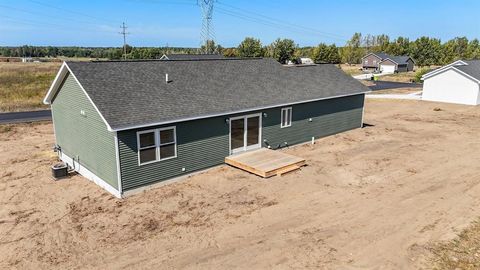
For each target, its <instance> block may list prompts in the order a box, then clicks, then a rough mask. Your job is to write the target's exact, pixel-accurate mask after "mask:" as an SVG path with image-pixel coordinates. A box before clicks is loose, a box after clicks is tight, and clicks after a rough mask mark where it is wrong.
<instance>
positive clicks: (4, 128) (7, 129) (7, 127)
mask: <svg viewBox="0 0 480 270" xmlns="http://www.w3.org/2000/svg"><path fill="white" fill-rule="evenodd" d="M12 129H13V127H12V126H11V125H0V134H1V133H8V132H10V131H12Z"/></svg>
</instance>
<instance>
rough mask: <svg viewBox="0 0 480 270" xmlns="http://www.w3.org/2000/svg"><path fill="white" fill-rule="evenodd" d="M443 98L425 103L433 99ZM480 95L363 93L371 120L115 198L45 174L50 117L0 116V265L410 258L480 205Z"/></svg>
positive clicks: (180, 265) (421, 258) (367, 265)
mask: <svg viewBox="0 0 480 270" xmlns="http://www.w3.org/2000/svg"><path fill="white" fill-rule="evenodd" d="M437 107H438V108H440V109H441V110H434V108H437ZM479 119H480V107H469V106H457V105H447V104H439V103H428V102H419V101H398V100H369V101H368V102H367V107H366V114H365V122H366V123H368V124H370V125H373V126H370V127H367V128H364V129H358V130H354V131H350V132H346V133H343V134H339V135H335V136H331V137H328V138H324V139H320V140H318V141H317V142H316V144H315V145H314V146H311V145H303V146H298V147H294V148H291V149H287V150H286V151H287V152H289V153H291V154H295V155H299V156H302V157H304V158H306V159H307V161H308V163H309V166H308V167H305V168H303V169H302V170H301V171H299V172H296V173H293V174H288V175H286V176H283V177H274V178H271V179H268V180H263V179H260V178H257V177H255V176H253V175H250V174H248V173H244V172H241V171H238V170H236V169H233V168H230V167H227V166H223V167H218V168H214V169H212V170H210V171H209V172H207V173H203V174H200V175H197V176H194V177H191V178H190V179H189V180H188V181H186V182H182V183H177V184H173V185H169V186H166V187H163V188H158V189H155V190H150V191H147V192H146V193H143V194H138V195H135V196H132V197H129V198H127V199H125V200H117V199H114V198H112V196H110V195H109V194H107V193H105V192H103V191H102V190H101V189H100V188H99V187H97V186H96V185H94V184H93V183H90V182H88V181H87V180H84V179H83V178H82V177H80V176H75V177H72V178H71V179H68V180H63V181H59V182H53V181H52V180H51V179H50V177H49V173H50V172H49V167H48V166H49V165H50V164H51V163H52V162H53V160H54V157H53V156H52V154H51V150H50V147H51V145H52V144H53V134H52V126H51V125H50V124H40V125H33V126H29V125H20V126H16V127H13V128H12V130H9V128H5V127H3V128H2V129H0V131H1V133H0V177H1V180H0V268H2V269H9V268H19V269H23V268H30V269H31V268H35V269H38V268H43V269H84V268H96V269H138V268H140V269H229V268H234V269H271V268H275V269H291V268H296V269H305V268H310V269H416V268H421V267H424V266H427V265H428V263H425V262H426V258H428V256H429V253H428V247H429V246H430V245H431V244H432V243H436V242H438V241H442V240H449V239H451V238H453V237H454V236H455V235H456V233H457V232H459V231H460V230H461V229H463V228H465V227H466V226H467V225H468V224H469V223H470V222H471V221H473V220H474V219H475V218H476V217H477V216H480V195H479V194H480V162H479V160H480V143H479V142H480V138H479V134H480V121H479Z"/></svg>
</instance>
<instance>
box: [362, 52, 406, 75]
mask: <svg viewBox="0 0 480 270" xmlns="http://www.w3.org/2000/svg"><path fill="white" fill-rule="evenodd" d="M414 66H415V61H414V60H413V59H412V58H411V57H410V56H392V55H389V54H386V53H383V52H380V53H369V54H367V55H365V56H364V57H363V58H362V67H363V69H364V70H369V69H373V70H375V71H380V72H382V73H397V72H408V71H413V69H414Z"/></svg>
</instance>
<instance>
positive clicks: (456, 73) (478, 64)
mask: <svg viewBox="0 0 480 270" xmlns="http://www.w3.org/2000/svg"><path fill="white" fill-rule="evenodd" d="M422 80H423V81H424V83H423V94H422V99H423V100H429V101H439V102H449V103H458V104H466V105H479V104H480V87H479V85H480V60H475V61H462V60H459V61H456V62H454V63H451V64H449V65H446V66H444V67H441V68H438V69H436V70H433V71H431V72H429V73H427V74H425V75H423V77H422Z"/></svg>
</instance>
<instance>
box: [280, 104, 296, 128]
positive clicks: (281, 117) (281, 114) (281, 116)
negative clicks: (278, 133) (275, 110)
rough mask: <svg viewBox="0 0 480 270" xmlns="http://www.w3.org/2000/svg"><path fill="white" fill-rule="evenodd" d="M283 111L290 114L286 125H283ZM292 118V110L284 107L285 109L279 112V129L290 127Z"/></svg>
mask: <svg viewBox="0 0 480 270" xmlns="http://www.w3.org/2000/svg"><path fill="white" fill-rule="evenodd" d="M284 111H287V114H288V113H290V123H287V124H286V125H283V122H284V121H283V120H284V119H283V112H284ZM292 116H293V110H292V107H286V108H282V110H281V112H280V128H287V127H291V126H292V121H293V120H292Z"/></svg>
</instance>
